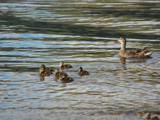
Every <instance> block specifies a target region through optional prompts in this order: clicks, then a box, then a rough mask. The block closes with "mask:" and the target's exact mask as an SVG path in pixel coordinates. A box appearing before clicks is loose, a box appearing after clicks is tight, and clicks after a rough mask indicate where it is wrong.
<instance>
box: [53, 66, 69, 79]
mask: <svg viewBox="0 0 160 120" xmlns="http://www.w3.org/2000/svg"><path fill="white" fill-rule="evenodd" d="M62 75H64V76H66V77H67V76H68V75H67V73H65V72H63V71H59V69H58V68H57V69H55V73H54V76H55V78H59V77H60V76H62Z"/></svg>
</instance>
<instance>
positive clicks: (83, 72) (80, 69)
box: [78, 67, 89, 76]
mask: <svg viewBox="0 0 160 120" xmlns="http://www.w3.org/2000/svg"><path fill="white" fill-rule="evenodd" d="M78 75H79V76H84V75H89V72H88V71H85V70H83V68H82V67H79V70H78Z"/></svg>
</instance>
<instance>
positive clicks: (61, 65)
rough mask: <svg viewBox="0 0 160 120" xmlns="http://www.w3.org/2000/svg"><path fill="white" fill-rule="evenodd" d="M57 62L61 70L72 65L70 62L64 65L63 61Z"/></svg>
mask: <svg viewBox="0 0 160 120" xmlns="http://www.w3.org/2000/svg"><path fill="white" fill-rule="evenodd" d="M59 64H60V69H62V70H63V69H66V68H72V65H70V64H65V65H64V62H63V61H60V62H59Z"/></svg>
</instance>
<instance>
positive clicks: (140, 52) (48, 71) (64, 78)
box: [39, 37, 152, 82]
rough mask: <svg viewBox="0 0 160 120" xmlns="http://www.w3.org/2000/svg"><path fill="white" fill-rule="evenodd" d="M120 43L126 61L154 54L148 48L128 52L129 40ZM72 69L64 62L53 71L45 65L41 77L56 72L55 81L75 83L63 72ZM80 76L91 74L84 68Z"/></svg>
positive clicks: (119, 40)
mask: <svg viewBox="0 0 160 120" xmlns="http://www.w3.org/2000/svg"><path fill="white" fill-rule="evenodd" d="M118 42H119V43H120V44H121V48H120V50H119V55H120V57H122V58H125V59H126V58H150V57H151V55H152V52H150V51H148V50H146V48H138V49H132V50H127V49H126V43H127V40H126V38H124V37H121V38H119V39H118ZM70 68H72V65H70V64H64V62H63V61H60V62H59V68H56V69H54V70H53V69H52V68H49V67H46V66H45V65H44V64H42V65H41V67H40V70H39V72H40V75H41V76H50V75H51V74H53V71H54V77H55V80H58V79H59V78H61V80H62V81H67V82H68V81H73V78H71V77H69V76H68V74H67V73H65V72H64V71H63V70H64V69H70ZM78 75H79V76H81V77H82V76H85V75H89V72H88V71H86V70H83V68H82V67H79V69H78Z"/></svg>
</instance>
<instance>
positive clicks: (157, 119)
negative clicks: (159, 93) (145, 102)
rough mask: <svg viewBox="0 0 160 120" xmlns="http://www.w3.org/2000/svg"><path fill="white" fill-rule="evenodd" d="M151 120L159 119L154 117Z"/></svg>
mask: <svg viewBox="0 0 160 120" xmlns="http://www.w3.org/2000/svg"><path fill="white" fill-rule="evenodd" d="M151 120H159V118H158V117H157V116H155V117H153V118H152V119H151Z"/></svg>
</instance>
